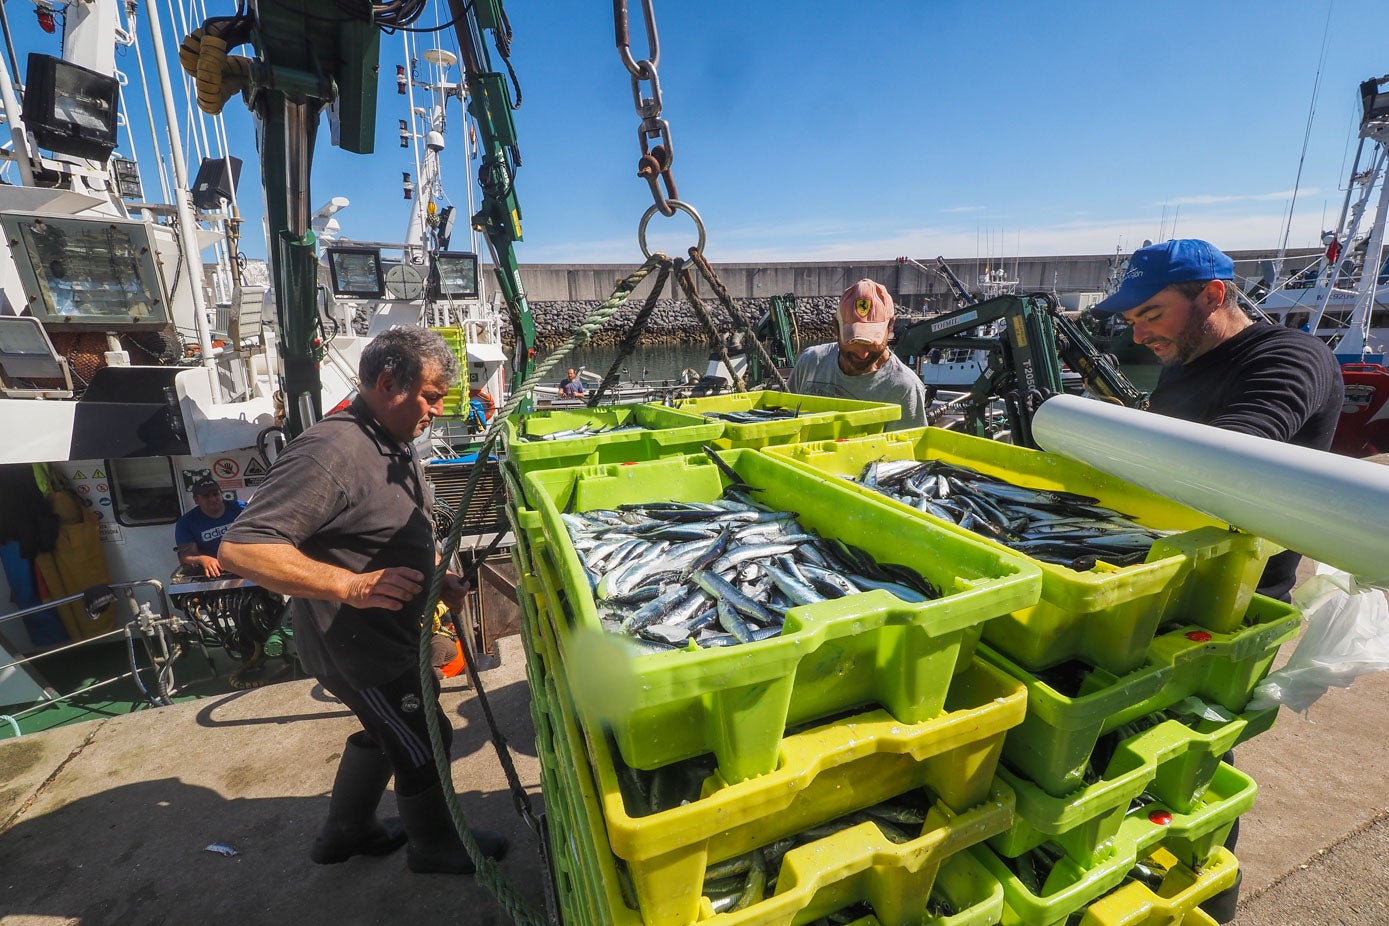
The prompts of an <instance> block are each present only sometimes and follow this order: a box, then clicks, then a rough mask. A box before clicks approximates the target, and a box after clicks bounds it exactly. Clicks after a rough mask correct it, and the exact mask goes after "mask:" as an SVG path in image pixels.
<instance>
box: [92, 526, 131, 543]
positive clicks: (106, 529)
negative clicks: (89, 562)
mask: <svg viewBox="0 0 1389 926" xmlns="http://www.w3.org/2000/svg"><path fill="white" fill-rule="evenodd" d="M97 530H98V531H99V532H100V534H101V542H102V543H125V533H124V532H123V531H122V530H121V526H120V525H119V524H116V523H115V522H113V521H102V522H101V523H100V524H98V525H97Z"/></svg>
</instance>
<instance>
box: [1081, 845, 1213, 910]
mask: <svg viewBox="0 0 1389 926" xmlns="http://www.w3.org/2000/svg"><path fill="white" fill-rule="evenodd" d="M1150 858H1151V860H1152V861H1153V862H1155V863H1156V864H1157V865H1160V866H1161V867H1163V868H1165V869H1167V874H1166V876H1165V877H1163V879H1162V884H1161V885H1160V886H1159V887H1158V889H1157V890H1156V891H1154V890H1152V889H1151V888H1149V887H1148V886H1147V885H1144V884H1140V883H1138V882H1137V881H1129V882H1127V883H1125V884H1123V885H1121V886H1120V887H1118V888H1116V889H1115V890H1113V891H1111V892H1109V893H1108V894H1106V895H1105V896H1104V897H1101V898H1100V899H1099V900H1097V901H1095V902H1094V903H1092V904H1091V905H1090V906H1089V907H1086V908H1085V914H1084V915H1083V916H1082V917H1081V918H1080V923H1079V924H1078V926H1215V923H1216V921H1215V920H1214V919H1212V918H1211V917H1209V916H1207V915H1206V913H1205V912H1204V911H1203V910H1201V908H1200V907H1199V906H1198V904H1202V903H1205V902H1206V901H1207V900H1210V899H1211V898H1212V897H1214V896H1215V895H1216V894H1219V893H1220V892H1221V891H1224V890H1227V889H1229V888H1230V887H1233V886H1234V884H1235V879H1236V878H1237V877H1238V876H1239V861H1238V860H1237V859H1236V858H1235V857H1234V855H1232V854H1231V853H1229V852H1227V851H1226V850H1224V849H1221V850H1220V851H1218V852H1217V853H1216V854H1215V856H1214V857H1213V858H1212V859H1210V860H1209V861H1207V862H1206V864H1205V865H1203V866H1201V868H1200V869H1199V870H1195V869H1192V868H1191V867H1190V866H1188V865H1184V864H1182V863H1181V861H1179V860H1178V859H1177V857H1176V856H1174V855H1172V854H1171V853H1169V852H1167V851H1166V850H1163V849H1159V850H1158V851H1156V852H1154V853H1153V855H1152V856H1151V857H1150Z"/></svg>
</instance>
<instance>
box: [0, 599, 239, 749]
mask: <svg viewBox="0 0 1389 926" xmlns="http://www.w3.org/2000/svg"><path fill="white" fill-rule="evenodd" d="M140 588H146V589H149V590H151V591H153V592H154V594H153V596H152V597H153V598H154V601H155V604H156V606H157V608H158V611H157V612H156V610H155V608H152V607H151V606H150V603H149V601H146V600H142V599H141V597H139V596H137V595H136V594H135V592H136V590H137V589H140ZM122 599H123V600H124V603H125V605H126V607H128V609H129V610H130V613H131V618H130V620H128V621H126V622H125V623H124V624H123V625H122V626H120V627H118V628H116V629H115V630H110V631H107V632H106V633H102V634H98V635H96V636H93V637H88V638H86V639H84V640H79V641H77V642H75V643H69V644H67V645H64V646H58V647H54V648H51V649H46V650H43V651H42V652H39V653H35V654H33V655H31V656H25V657H23V658H20V659H15V660H14V661H12V662H8V663H5V664H3V665H0V677H3V676H4V675H5V674H6V673H7V672H8V671H10V670H13V669H20V670H22V671H25V672H27V671H28V668H27V667H28V666H30V665H33V664H35V663H37V662H38V661H39V660H41V659H47V658H50V657H53V656H56V655H58V654H60V653H68V652H71V651H73V650H76V649H79V648H82V647H90V646H93V645H95V644H98V643H103V642H109V641H112V640H118V639H124V640H125V648H126V656H127V658H128V661H129V665H130V670H129V671H127V672H123V673H121V674H119V675H114V676H112V677H110V678H106V679H102V680H100V681H96V682H92V683H91V684H88V685H84V686H82V687H81V688H79V689H77V690H76V691H70V692H68V693H67V694H61V695H60V694H57V693H56V692H52V691H51V689H48V690H46V692H45V695H46V696H45V697H43V698H41V699H40V700H38V701H37V702H35V703H34V704H32V705H31V706H29V707H26V708H24V709H23V710H20V711H16V712H13V713H9V714H0V723H4V724H7V725H8V726H9V727H10V728H11V729H12V730H13V731H14V735H15V736H19V735H20V732H21V731H20V727H19V718H21V717H24V716H26V715H28V714H32V713H35V712H37V711H41V710H45V709H47V708H49V707H52V706H53V705H55V704H59V703H62V702H65V701H71V700H72V699H74V698H77V697H80V696H82V695H85V694H87V693H89V692H92V691H95V690H97V689H99V688H105V687H107V686H110V685H114V684H116V683H117V682H121V681H124V680H125V679H130V680H131V681H132V682H134V684H135V687H136V688H137V689H138V690H139V692H140V695H141V697H143V698H144V699H145V700H147V701H149V703H150V704H151V705H152V706H154V707H166V706H168V705H169V704H170V703H172V698H173V695H174V692H175V691H176V687H175V682H174V668H173V666H174V661H175V660H176V659H177V658H178V657H179V656H180V655H182V649H181V645H180V644H179V643H178V642H171V640H170V636H171V635H173V634H175V633H176V632H178V631H180V630H182V629H183V625H184V621H183V619H182V618H180V617H176V616H174V615H172V614H171V613H170V607H169V600H168V596H167V595H166V594H165V592H164V585H163V583H161V582H159V581H158V580H156V579H140V580H137V581H134V582H112V583H110V584H109V585H98V586H94V587H93V588H89V589H86V590H85V591H81V592H77V593H75V594H72V595H68V596H66V597H64V598H55V599H53V600H52V601H45V602H42V603H40V604H37V605H33V606H32V607H28V608H23V609H21V610H19V611H13V612H11V613H9V614H4V615H0V624H3V623H5V622H7V621H13V620H16V619H18V618H23V617H26V616H29V615H34V614H40V613H42V612H44V611H48V610H50V609H52V608H56V607H58V606H60V605H65V604H69V603H72V602H78V601H81V602H84V604H83V607H84V609H85V610H86V612H87V614H88V616H90V617H91V618H92V619H96V616H97V615H99V614H100V612H101V611H102V610H104V609H105V607H107V606H108V605H112V604H117V605H118V604H119V602H120V601H121V600H122ZM196 639H197V638H196V636H195V637H194V640H196ZM137 640H138V641H139V643H140V645H141V647H142V648H143V650H144V654H145V659H146V660H147V661H148V663H149V664H148V665H141V664H140V658H139V656H138V655H137V650H136V641H137ZM204 655H205V656H206V655H207V653H206V650H204ZM209 665H211V662H210V660H209ZM142 676H146V677H148V683H147V682H146V680H145V678H143V677H142Z"/></svg>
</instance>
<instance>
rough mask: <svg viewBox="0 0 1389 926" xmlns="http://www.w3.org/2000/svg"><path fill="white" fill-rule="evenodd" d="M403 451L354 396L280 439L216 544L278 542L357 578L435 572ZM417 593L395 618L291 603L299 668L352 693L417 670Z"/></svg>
mask: <svg viewBox="0 0 1389 926" xmlns="http://www.w3.org/2000/svg"><path fill="white" fill-rule="evenodd" d="M427 511H428V505H427V499H426V488H425V481H424V474H423V473H422V472H421V471H420V465H419V461H418V460H416V459H415V457H414V454H413V453H412V452H411V448H410V445H408V444H402V443H400V442H399V441H396V440H395V439H393V438H392V437H391V436H390V435H389V434H387V433H386V432H385V431H384V430H382V429H381V426H380V425H378V424H377V423H376V421H375V420H374V419H373V418H372V417H371V413H370V412H369V411H367V409H366V406H365V405H364V404H363V403H362V401H361V399H357V400H356V401H354V402H353V403H352V404H351V405H350V406H349V407H348V408H347V410H346V411H344V412H340V413H338V414H336V415H330V416H328V417H327V418H324V419H323V420H322V421H320V422H319V423H318V424H316V425H314V426H313V427H311V428H309V429H308V430H307V431H305V432H304V433H303V434H301V435H299V436H298V437H296V438H295V439H294V440H292V441H290V442H289V446H288V447H286V448H285V452H284V454H283V455H282V456H281V457H280V458H279V459H278V460H276V461H275V465H274V466H272V467H271V468H270V472H269V474H268V475H267V476H266V477H265V483H264V484H263V485H262V486H261V487H260V488H258V489H257V490H256V494H255V495H254V496H253V497H252V498H251V501H250V503H249V504H248V505H247V506H246V511H245V513H244V514H242V515H241V517H239V518H237V519H236V521H234V522H233V523H232V526H231V529H230V530H229V531H227V535H226V537H225V538H224V539H226V540H230V541H233V542H235V543H287V544H290V545H292V546H294V547H297V548H298V549H299V550H300V551H301V552H303V553H304V554H306V555H307V556H309V557H310V558H312V559H316V560H320V561H322V562H326V563H332V564H333V565H335V566H341V567H342V568H344V569H348V570H351V571H352V572H355V573H358V574H362V573H368V572H374V571H375V570H377V569H384V568H386V567H388V566H409V567H410V568H412V569H416V570H418V571H419V572H421V573H423V574H424V576H425V583H424V584H425V585H426V586H428V584H429V579H430V577H431V576H432V574H433V571H434V557H435V546H434V525H433V522H432V521H431V519H430V518H429V516H428V514H427V513H426V512H427ZM426 599H427V593H426V592H423V591H422V592H421V593H420V594H419V595H416V596H415V598H413V599H412V600H410V601H409V602H407V603H406V604H405V606H404V607H403V608H401V609H400V610H399V611H387V610H385V609H382V608H354V607H352V606H351V605H345V604H337V603H334V602H329V601H317V600H312V599H305V598H295V599H293V600H292V602H291V609H292V610H291V613H292V614H293V616H294V642H295V647H296V649H297V650H298V652H299V659H300V661H301V662H302V663H303V664H304V668H305V669H307V670H308V671H309V672H310V673H312V674H313V675H316V676H336V677H339V678H343V679H345V680H346V681H347V682H348V683H349V684H350V685H352V687H354V688H357V689H362V688H370V687H373V686H376V685H381V684H384V683H386V682H388V681H390V680H391V679H394V678H396V677H398V676H399V675H401V674H402V673H404V672H406V671H409V670H410V669H412V668H413V667H414V666H416V665H418V659H419V656H418V653H419V637H420V611H421V609H422V608H423V607H424V605H425V603H426Z"/></svg>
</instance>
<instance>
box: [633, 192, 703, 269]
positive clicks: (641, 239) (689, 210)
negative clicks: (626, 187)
mask: <svg viewBox="0 0 1389 926" xmlns="http://www.w3.org/2000/svg"><path fill="white" fill-rule="evenodd" d="M666 203H667V204H668V205H671V206H674V207H675V209H676V211H678V212H683V213H685V214H686V215H688V216H689V217H690V218H691V219H693V220H694V223H695V228H697V229H699V243H698V244H696V245H695V250H696V251H698V252H699V253H701V254H703V253H704V220H703V219H701V218H700V217H699V213H698V212H696V211H695V208H694V206H691V205H690V204H689V203H682V202H681V201H680V200H678V199H668V200H666ZM660 211H661V207H660V206H659V205H657V204H654V203H653V204H652V206H651V208H650V209H647V210H646V214H645V215H643V216H642V217H641V224H640V225H638V226H637V244H639V245H641V254H642V256H643V257H645V258H646V259H647V260H650V259H651V250H650V249H649V248H648V247H647V246H646V224H647V223H648V222H650V221H651V217H652V216H653V215H655V214H656V213H657V212H660Z"/></svg>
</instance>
